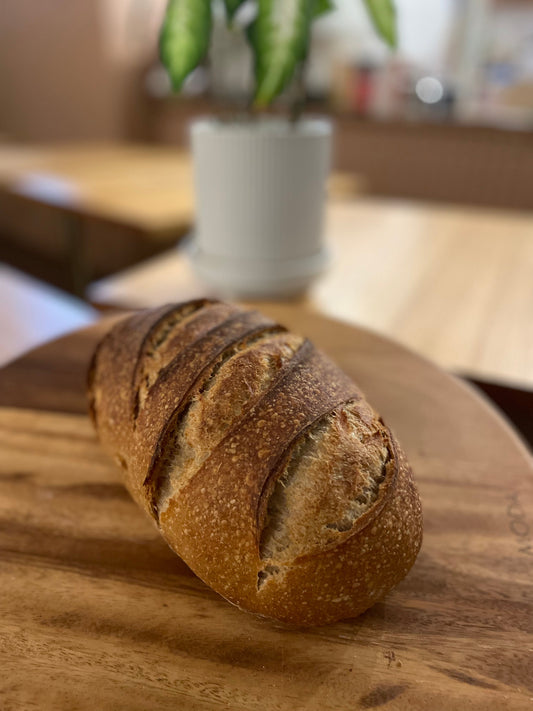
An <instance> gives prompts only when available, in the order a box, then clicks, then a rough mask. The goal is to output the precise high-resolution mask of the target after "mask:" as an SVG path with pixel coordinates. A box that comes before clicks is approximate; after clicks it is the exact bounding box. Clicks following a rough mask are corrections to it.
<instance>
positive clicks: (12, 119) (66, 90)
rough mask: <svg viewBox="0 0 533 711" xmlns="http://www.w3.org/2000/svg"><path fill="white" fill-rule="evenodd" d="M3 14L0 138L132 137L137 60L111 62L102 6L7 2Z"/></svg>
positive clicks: (54, 0) (93, 2) (71, 1)
mask: <svg viewBox="0 0 533 711" xmlns="http://www.w3.org/2000/svg"><path fill="white" fill-rule="evenodd" d="M107 1H108V2H112V0H107ZM1 15H2V17H1V20H0V136H2V137H7V138H8V139H9V138H12V139H16V140H26V141H46V140H76V139H114V138H128V137H130V138H131V137H135V135H136V134H137V133H138V131H139V130H140V129H139V125H138V124H139V122H141V121H142V115H141V113H140V109H139V108H138V107H139V106H140V105H141V102H140V100H139V96H138V93H139V86H140V69H139V61H137V64H132V63H131V62H130V63H129V64H128V63H125V62H120V61H118V59H116V58H114V57H113V56H112V55H113V52H112V47H110V46H107V45H109V42H106V41H105V40H106V39H108V33H106V31H105V29H106V28H104V27H103V26H102V23H103V21H105V20H104V18H105V17H106V14H105V13H104V12H102V3H101V2H99V0H2V10H1Z"/></svg>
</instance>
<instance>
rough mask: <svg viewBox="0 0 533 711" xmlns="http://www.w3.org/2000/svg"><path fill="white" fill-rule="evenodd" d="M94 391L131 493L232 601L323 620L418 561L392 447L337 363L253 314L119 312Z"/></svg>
mask: <svg viewBox="0 0 533 711" xmlns="http://www.w3.org/2000/svg"><path fill="white" fill-rule="evenodd" d="M89 397H90V411H91V414H92V418H93V421H94V423H95V427H96V430H97V432H98V434H99V437H100V440H101V442H102V444H103V446H104V447H105V448H106V450H107V451H108V452H109V453H110V454H111V455H112V456H113V458H114V459H115V461H116V462H117V464H118V465H119V466H120V467H121V468H122V470H123V472H124V477H125V481H126V485H127V487H128V489H129V491H130V492H131V495H132V496H133V498H134V499H135V500H136V501H137V502H138V503H139V504H140V505H141V507H142V508H144V509H145V510H146V511H147V513H148V514H149V515H150V516H151V517H152V518H153V519H154V521H155V522H156V524H157V526H158V527H159V530H160V531H161V534H162V535H163V537H164V538H165V540H166V541H167V542H168V544H169V545H170V546H171V547H172V548H173V549H174V550H175V551H176V553H177V554H178V555H179V556H181V557H182V558H183V560H184V561H185V562H186V563H187V564H188V565H189V566H190V567H191V568H192V570H193V571H194V572H195V573H196V574H197V575H198V576H199V577H200V578H202V580H204V581H205V582H206V583H207V584H208V585H210V586H211V587H212V588H213V589H214V590H216V591H217V592H218V593H220V595H222V596H223V597H225V598H226V599H228V600H229V601H230V602H232V603H234V604H235V605H238V606H239V607H241V608H243V609H245V610H249V611H252V612H255V613H258V614H260V615H264V616H267V617H270V618H274V619H276V620H280V621H283V622H286V623H289V624H294V625H314V624H322V623H326V622H331V621H333V620H337V619H341V618H345V617H352V616H355V615H358V614H359V613H361V612H363V611H364V610H366V609H367V608H368V607H370V606H371V605H372V604H373V603H374V602H376V601H377V600H379V599H380V598H381V597H383V595H384V594H385V593H386V592H387V591H389V590H390V589H391V588H392V587H393V586H394V585H395V584H396V583H398V582H399V581H400V580H401V579H402V578H403V577H404V576H405V575H406V574H407V572H408V570H409V569H410V567H411V566H412V565H413V563H414V560H415V558H416V555H417V553H418V550H419V548H420V544H421V538H422V517H421V508H420V501H419V498H418V494H417V492H416V489H415V487H414V485H413V481H412V477H411V471H410V469H409V465H408V464H407V461H406V459H405V457H404V455H403V454H402V451H401V449H400V447H399V445H398V443H397V442H396V440H395V439H394V437H393V435H392V434H391V432H390V431H389V430H388V429H387V427H386V426H385V425H384V424H383V421H382V420H381V418H379V417H378V416H377V415H376V413H375V412H374V411H373V410H372V408H371V407H370V406H369V405H368V403H367V402H366V400H365V399H364V397H363V395H362V393H361V392H360V390H359V389H358V388H357V387H356V385H354V383H353V382H352V381H351V380H350V379H349V378H348V377H347V376H346V375H345V374H344V373H343V372H342V371H341V370H339V368H337V367H336V366H335V365H334V364H333V363H332V362H331V361H330V360H329V359H328V358H327V357H326V356H325V355H323V354H322V353H321V352H320V351H318V350H317V349H315V348H314V347H313V345H312V344H311V343H310V342H309V341H306V340H304V339H303V338H301V337H299V336H296V335H293V334H291V333H288V332H287V331H286V330H285V329H284V328H283V327H281V326H279V325H277V324H275V323H273V322H272V321H270V320H269V319H268V318H265V317H264V316H262V315H261V314H259V313H257V312H250V311H244V310H242V309H241V308H239V307H237V306H235V305H232V304H225V303H219V302H213V301H208V300H198V301H194V302H190V303H186V304H178V305H173V306H165V307H162V308H160V309H155V310H149V311H143V312H140V313H137V314H135V315H133V316H131V317H127V318H125V319H124V320H122V321H120V322H119V323H118V324H117V325H115V326H114V328H112V330H111V331H110V332H109V333H108V334H107V336H106V337H105V338H104V339H103V340H102V342H101V343H100V344H99V346H98V348H97V350H96V352H95V354H94V357H93V362H92V365H91V370H90V373H89Z"/></svg>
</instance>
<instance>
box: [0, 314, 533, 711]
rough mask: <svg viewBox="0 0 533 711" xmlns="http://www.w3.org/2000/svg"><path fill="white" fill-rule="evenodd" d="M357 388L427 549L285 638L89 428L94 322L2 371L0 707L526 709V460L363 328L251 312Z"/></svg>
mask: <svg viewBox="0 0 533 711" xmlns="http://www.w3.org/2000/svg"><path fill="white" fill-rule="evenodd" d="M265 310H266V311H268V312H269V313H270V314H271V315H273V316H274V317H276V318H278V319H280V320H281V321H282V322H284V323H285V324H286V325H288V326H290V327H292V328H293V329H294V330H296V331H298V332H300V333H303V334H305V335H307V336H309V337H310V338H312V339H313V340H314V341H315V343H317V344H318V345H319V346H321V347H322V348H323V349H324V350H326V351H327V352H328V353H329V354H330V355H331V356H332V357H333V358H334V359H335V360H336V361H337V362H338V363H339V364H340V365H341V367H343V368H344V369H345V370H346V371H347V372H348V373H349V374H350V375H351V376H352V377H353V378H354V379H355V380H356V381H357V382H358V383H359V384H360V385H361V387H362V388H363V390H364V391H365V392H366V394H367V396H368V398H369V400H370V402H371V403H372V404H373V405H374V406H375V407H376V409H378V410H379V411H380V412H381V414H382V415H383V416H384V418H385V420H386V421H387V422H388V423H389V424H390V425H391V426H392V428H393V429H394V430H395V432H396V433H397V435H398V437H399V439H400V441H401V442H402V444H403V445H404V448H405V450H406V452H407V454H408V456H409V458H410V460H411V463H412V465H413V469H414V471H415V476H416V480H417V482H418V486H419V489H420V493H421V497H422V502H423V507H424V519H425V536H424V544H423V547H422V551H421V553H420V555H419V558H418V560H417V562H416V564H415V566H414V568H413V569H412V571H411V573H410V574H409V575H408V577H407V578H406V579H405V580H404V581H403V582H402V583H401V584H400V585H399V586H398V587H397V588H396V590H394V591H393V592H392V593H391V594H390V595H389V596H388V597H387V598H386V599H385V600H383V601H382V602H380V603H378V604H377V605H375V606H374V607H373V608H372V609H371V610H370V611H368V612H367V613H365V614H364V615H362V616H361V617H359V618H357V619H353V620H346V621H344V622H342V623H338V624H335V625H329V626H325V627H320V628H315V629H310V630H305V631H294V630H287V629H283V628H281V627H280V626H276V625H274V624H271V623H269V622H266V621H263V620H260V619H257V618H255V617H253V616H251V615H248V614H246V613H243V612H240V611H239V610H237V609H236V608H234V607H232V606H231V605H229V604H228V603H227V602H225V601H224V600H222V599H221V598H220V597H218V595H216V594H215V593H214V592H212V591H211V590H209V589H208V588H207V587H206V586H205V585H204V584H203V583H202V582H201V581H200V580H198V579H197V578H196V577H195V576H194V575H193V574H192V573H191V572H190V571H189V569H188V568H187V567H186V566H185V565H184V564H183V563H182V562H181V561H180V560H179V559H178V558H177V557H176V556H175V555H174V554H173V553H172V552H171V551H170V549H168V548H167V546H166V545H165V543H164V542H163V541H162V539H160V537H159V534H158V533H157V531H156V530H155V528H154V527H153V525H152V523H151V522H150V521H149V520H148V519H147V518H145V516H144V514H143V513H142V512H141V511H140V510H138V509H137V507H136V506H135V505H134V504H133V503H132V502H131V501H130V499H129V497H128V495H127V494H126V492H125V490H124V488H123V486H122V484H121V480H120V473H119V471H118V470H116V469H115V466H114V465H113V464H112V463H111V462H109V461H108V460H107V459H106V457H105V456H104V455H103V454H102V453H101V452H100V450H99V447H98V444H97V442H96V439H95V436H94V434H93V432H92V430H91V426H90V424H89V421H88V419H87V417H86V416H85V414H83V413H84V409H85V401H84V372H85V369H86V366H87V362H88V359H89V357H90V353H91V350H92V348H93V346H94V344H95V342H96V340H97V339H98V337H99V336H100V335H101V334H102V332H103V330H104V329H105V328H107V327H108V326H107V325H106V324H99V325H98V326H96V327H93V328H91V329H89V330H86V331H83V332H80V333H76V334H73V335H70V336H67V337H66V338H64V339H62V340H60V341H57V342H55V343H52V344H48V345H47V346H45V347H43V348H41V349H39V350H37V351H34V352H33V353H30V354H28V355H27V356H26V357H24V358H22V359H21V360H19V361H16V362H14V363H12V364H11V365H9V366H8V367H6V368H5V369H4V370H3V371H2V372H0V405H1V408H0V669H1V672H0V709H2V711H15V710H16V711H19V710H22V709H24V710H25V709H45V710H52V709H53V710H54V711H56V710H57V709H80V710H81V709H91V710H92V709H99V710H105V709H113V710H115V709H133V710H139V711H140V710H141V709H142V710H149V709H150V710H151V709H158V710H164V709H172V710H173V711H174V710H175V709H220V708H230V709H243V710H246V711H251V710H255V709H258V710H261V711H265V710H268V709H280V710H281V709H291V710H292V709H317V710H318V709H320V710H322V709H326V710H329V709H332V710H333V709H350V710H355V709H373V708H384V709H427V710H431V711H434V710H437V711H438V710H439V709H450V710H452V709H453V710H454V711H455V710H456V709H467V708H468V709H483V710H485V709H531V708H533V518H532V511H533V465H532V462H531V459H530V457H529V455H528V453H527V451H526V450H525V448H524V446H523V445H522V444H521V442H520V441H519V440H518V438H517V437H516V436H515V434H514V433H513V431H512V430H511V428H510V427H509V426H508V425H507V424H506V423H505V422H504V421H503V420H502V419H501V418H500V417H499V416H498V415H497V414H496V413H495V411H494V410H492V409H491V407H490V406H489V405H488V404H487V403H486V402H485V401H484V400H482V399H481V398H480V397H479V396H478V395H477V394H475V393H474V392H473V391H472V390H471V389H469V388H468V387H466V386H465V385H463V384H462V383H461V382H459V381H457V380H456V379H454V378H452V377H450V376H449V375H447V374H445V373H443V372H442V371H440V370H439V369H437V368H436V367H434V366H433V365H431V364H430V363H428V362H426V361H424V360H422V359H420V358H418V357H417V356H415V355H413V354H412V353H409V352H408V351H406V350H404V349H403V348H401V347H399V346H397V345H395V344H393V343H391V342H389V341H387V340H384V339H383V338H380V337H378V336H376V335H374V334H371V333H369V332H367V331H363V330H358V329H354V328H352V327H349V326H346V325H342V324H340V323H336V322H333V321H330V320H327V319H325V318H321V317H318V316H315V315H312V314H310V313H305V312H303V311H301V310H298V309H296V308H291V307H282V306H279V307H276V308H273V307H269V308H267V309H265Z"/></svg>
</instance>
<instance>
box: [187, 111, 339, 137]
mask: <svg viewBox="0 0 533 711" xmlns="http://www.w3.org/2000/svg"><path fill="white" fill-rule="evenodd" d="M189 131H190V133H191V135H192V136H194V137H197V136H201V135H209V136H216V135H219V136H224V137H232V138H257V137H258V136H261V137H262V138H280V139H289V138H290V139H295V138H316V137H320V136H331V134H332V132H333V122H332V121H331V119H330V118H328V117H327V116H313V115H307V116H305V117H304V118H301V119H300V120H299V121H297V122H296V123H291V121H290V120H289V119H288V118H284V117H279V116H261V117H259V118H253V119H247V118H245V119H242V120H231V121H224V120H221V119H220V118H218V117H216V116H202V117H198V118H195V119H193V121H191V123H190V125H189Z"/></svg>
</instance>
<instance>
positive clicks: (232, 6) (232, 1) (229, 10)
mask: <svg viewBox="0 0 533 711" xmlns="http://www.w3.org/2000/svg"><path fill="white" fill-rule="evenodd" d="M245 2H246V0H224V5H225V6H226V15H227V16H228V20H229V21H230V22H231V21H232V20H233V18H234V17H235V14H236V12H237V10H238V9H239V8H240V6H241V5H243V4H244V3H245Z"/></svg>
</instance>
